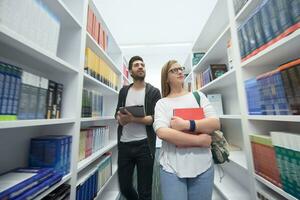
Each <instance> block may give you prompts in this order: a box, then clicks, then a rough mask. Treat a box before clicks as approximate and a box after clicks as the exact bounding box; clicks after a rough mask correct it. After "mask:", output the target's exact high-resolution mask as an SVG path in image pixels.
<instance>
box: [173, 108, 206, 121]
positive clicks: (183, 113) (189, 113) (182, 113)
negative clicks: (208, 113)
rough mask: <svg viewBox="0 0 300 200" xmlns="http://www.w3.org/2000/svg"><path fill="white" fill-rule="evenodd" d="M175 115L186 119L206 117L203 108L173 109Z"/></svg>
mask: <svg viewBox="0 0 300 200" xmlns="http://www.w3.org/2000/svg"><path fill="white" fill-rule="evenodd" d="M173 116H177V117H180V118H182V119H184V120H200V119H203V118H205V115H204V112H203V108H176V109H173Z"/></svg>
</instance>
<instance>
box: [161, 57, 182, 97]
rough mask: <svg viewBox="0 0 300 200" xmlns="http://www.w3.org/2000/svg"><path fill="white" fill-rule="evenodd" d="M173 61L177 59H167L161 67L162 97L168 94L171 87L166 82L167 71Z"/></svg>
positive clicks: (175, 61)
mask: <svg viewBox="0 0 300 200" xmlns="http://www.w3.org/2000/svg"><path fill="white" fill-rule="evenodd" d="M175 63H178V62H177V60H169V61H168V62H167V63H166V64H164V66H163V68H162V69H161V93H162V97H166V96H168V95H169V94H170V92H171V88H170V85H169V83H168V73H169V70H170V68H171V66H172V65H173V64H175Z"/></svg>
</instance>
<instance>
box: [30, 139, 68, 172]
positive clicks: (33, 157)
mask: <svg viewBox="0 0 300 200" xmlns="http://www.w3.org/2000/svg"><path fill="white" fill-rule="evenodd" d="M71 148H72V136H68V135H47V136H41V137H36V138H32V139H31V141H30V153H29V166H30V167H41V168H53V169H54V170H55V172H59V173H61V174H63V175H65V174H68V173H69V172H70V167H71V161H70V160H71Z"/></svg>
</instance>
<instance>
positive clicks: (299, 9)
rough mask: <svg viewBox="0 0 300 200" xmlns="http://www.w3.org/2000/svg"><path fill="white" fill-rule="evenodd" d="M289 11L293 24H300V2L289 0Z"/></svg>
mask: <svg viewBox="0 0 300 200" xmlns="http://www.w3.org/2000/svg"><path fill="white" fill-rule="evenodd" d="M289 2H290V5H289V9H290V11H291V16H292V21H293V24H297V23H298V22H300V1H299V0H290V1H289Z"/></svg>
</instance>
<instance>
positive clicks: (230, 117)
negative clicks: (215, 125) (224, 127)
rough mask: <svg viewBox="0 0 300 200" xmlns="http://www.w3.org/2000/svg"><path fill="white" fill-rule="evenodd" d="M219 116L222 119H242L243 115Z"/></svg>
mask: <svg viewBox="0 0 300 200" xmlns="http://www.w3.org/2000/svg"><path fill="white" fill-rule="evenodd" d="M219 118H220V119H237V120H240V119H241V115H220V116H219Z"/></svg>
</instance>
